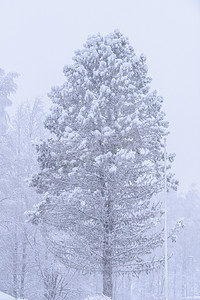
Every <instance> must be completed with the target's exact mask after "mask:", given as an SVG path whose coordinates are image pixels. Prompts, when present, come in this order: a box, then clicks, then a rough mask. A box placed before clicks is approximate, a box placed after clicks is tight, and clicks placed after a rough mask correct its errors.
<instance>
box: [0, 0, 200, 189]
mask: <svg viewBox="0 0 200 300" xmlns="http://www.w3.org/2000/svg"><path fill="white" fill-rule="evenodd" d="M116 28H118V29H119V30H120V31H121V32H122V33H123V34H124V35H126V36H128V37H129V40H130V42H131V44H132V46H133V47H134V48H135V50H136V53H137V54H138V55H139V54H141V53H144V54H145V55H146V56H147V64H148V67H149V76H150V77H152V78H153V81H152V89H157V90H158V92H159V94H160V95H162V96H163V97H164V100H165V103H164V111H165V112H166V114H167V119H168V120H169V122H170V131H171V134H170V136H169V138H168V151H169V152H175V153H176V155H177V157H176V161H175V163H174V168H173V170H174V172H175V173H176V177H177V178H178V179H179V181H180V191H185V190H186V189H187V188H188V187H189V186H190V184H192V183H195V182H196V183H197V184H200V134H199V131H200V117H199V116H200V0H123V1H122V0H121V1H119V0H107V1H106V0H99V1H96V0H73V1H72V0H54V1H53V0H34V1H33V0H0V68H2V69H4V70H5V71H6V72H10V71H12V72H13V71H16V72H18V73H19V74H20V77H19V78H18V79H17V84H18V91H17V94H16V95H14V96H13V97H12V100H13V106H14V107H16V106H17V105H18V104H19V103H21V102H23V101H25V100H27V99H29V100H31V101H33V100H34V98H35V97H36V96H41V97H42V98H43V99H44V100H45V101H47V102H48V100H47V96H46V94H47V93H48V92H49V91H50V89H51V86H55V85H60V84H62V83H63V82H64V75H63V73H62V69H63V66H64V65H65V64H68V63H71V58H72V56H73V52H74V50H76V49H79V48H81V47H82V44H83V43H84V42H85V40H86V38H87V36H88V35H91V34H96V33H98V32H100V33H102V34H107V33H109V32H112V31H113V30H114V29H116Z"/></svg>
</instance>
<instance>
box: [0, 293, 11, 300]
mask: <svg viewBox="0 0 200 300" xmlns="http://www.w3.org/2000/svg"><path fill="white" fill-rule="evenodd" d="M0 300H14V298H13V297H12V296H10V295H7V294H5V293H3V292H0Z"/></svg>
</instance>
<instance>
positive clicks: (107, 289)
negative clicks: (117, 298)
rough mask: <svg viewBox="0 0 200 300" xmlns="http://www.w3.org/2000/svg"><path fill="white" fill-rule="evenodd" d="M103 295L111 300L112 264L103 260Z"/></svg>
mask: <svg viewBox="0 0 200 300" xmlns="http://www.w3.org/2000/svg"><path fill="white" fill-rule="evenodd" d="M103 294H104V295H105V296H107V297H110V298H111V299H112V296H113V280H112V263H111V260H107V261H106V260H104V263H103Z"/></svg>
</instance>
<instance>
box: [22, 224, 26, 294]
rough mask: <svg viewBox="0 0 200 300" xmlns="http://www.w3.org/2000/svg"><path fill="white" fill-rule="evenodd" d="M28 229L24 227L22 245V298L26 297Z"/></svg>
mask: <svg viewBox="0 0 200 300" xmlns="http://www.w3.org/2000/svg"><path fill="white" fill-rule="evenodd" d="M26 246H27V241H26V231H25V229H24V237H23V246H22V267H21V282H20V285H21V286H20V298H21V299H24V291H25V276H26Z"/></svg>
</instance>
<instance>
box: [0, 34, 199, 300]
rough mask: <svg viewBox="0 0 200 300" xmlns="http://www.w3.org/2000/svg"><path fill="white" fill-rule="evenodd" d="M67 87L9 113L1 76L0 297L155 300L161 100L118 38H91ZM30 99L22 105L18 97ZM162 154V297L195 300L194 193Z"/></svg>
mask: <svg viewBox="0 0 200 300" xmlns="http://www.w3.org/2000/svg"><path fill="white" fill-rule="evenodd" d="M64 74H65V76H66V82H65V83H64V84H63V85H62V86H61V87H56V88H52V91H51V93H50V94H49V97H50V99H51V101H52V106H51V109H50V111H48V110H47V109H46V105H45V103H44V102H43V100H42V99H39V98H36V99H35V101H34V102H29V101H28V100H27V101H24V102H23V103H22V104H20V105H19V106H18V107H17V108H16V110H15V112H14V113H12V114H9V113H8V108H9V106H11V105H12V102H11V100H10V98H11V95H12V94H13V93H17V86H16V83H15V82H16V76H17V74H15V73H8V74H6V73H5V72H4V71H3V70H0V291H2V292H4V293H6V294H9V295H12V296H13V297H14V298H15V299H18V298H19V299H28V300H35V299H37V300H43V299H45V300H82V299H84V298H86V297H87V296H88V295H95V294H102V293H103V294H104V295H105V296H107V297H111V298H112V299H114V300H131V299H134V300H149V299H151V300H156V299H163V298H164V291H165V290H164V282H165V278H164V259H163V258H164V232H163V228H164V216H165V214H164V206H163V197H164V196H163V195H164V194H163V192H164V183H163V182H164V155H163V154H164V145H163V138H164V137H167V135H168V123H167V121H166V120H165V115H164V113H163V112H162V102H163V99H162V97H160V96H158V94H157V92H155V91H151V90H150V81H151V80H150V79H149V77H148V76H147V66H146V59H145V57H144V56H142V55H141V56H140V57H137V56H136V54H135V52H134V50H133V48H132V47H131V46H130V44H129V41H128V39H127V38H124V37H123V35H122V34H121V33H120V32H119V31H114V33H112V34H110V35H107V36H106V37H102V36H101V35H100V34H99V35H96V36H92V37H90V38H88V40H87V42H86V44H85V45H84V48H83V50H78V51H76V53H75V58H74V65H73V66H71V65H70V66H66V67H64ZM27 98H28V95H27ZM173 160H174V155H173V154H167V174H168V177H167V184H168V186H167V187H168V192H167V203H168V210H167V213H168V228H169V231H168V235H169V236H168V242H169V243H168V247H169V251H168V256H169V257H168V266H169V272H168V273H169V297H170V299H171V300H179V299H181V298H183V297H192V296H197V295H200V281H199V278H200V240H199V239H198V236H199V231H200V217H199V215H198V214H197V211H198V210H199V206H200V193H199V191H198V189H197V187H196V186H195V184H193V185H191V187H190V188H189V189H188V191H187V192H186V193H185V194H180V193H179V190H178V182H177V179H178V178H177V179H176V175H175V176H174V175H173V174H171V173H170V168H171V164H172V163H173Z"/></svg>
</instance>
